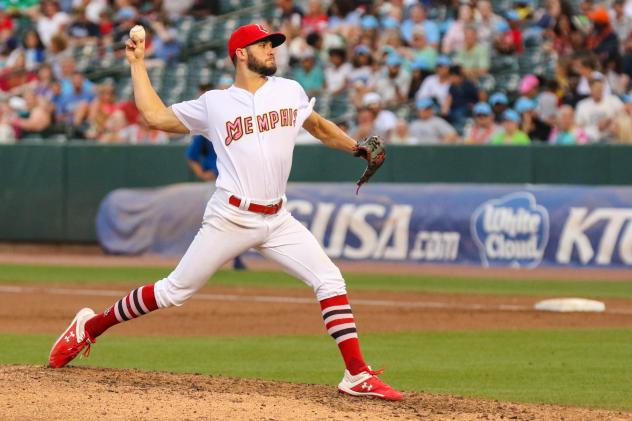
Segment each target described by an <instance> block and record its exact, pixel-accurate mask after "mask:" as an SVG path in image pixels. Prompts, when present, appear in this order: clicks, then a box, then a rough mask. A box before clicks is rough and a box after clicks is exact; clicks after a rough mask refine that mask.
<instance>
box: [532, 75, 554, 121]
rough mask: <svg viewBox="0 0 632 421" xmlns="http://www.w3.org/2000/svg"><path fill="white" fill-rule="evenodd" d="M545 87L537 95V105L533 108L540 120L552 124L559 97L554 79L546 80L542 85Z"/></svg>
mask: <svg viewBox="0 0 632 421" xmlns="http://www.w3.org/2000/svg"><path fill="white" fill-rule="evenodd" d="M544 87H545V89H544V91H543V92H541V93H540V94H539V95H538V96H537V100H536V102H537V104H538V105H537V107H536V109H535V111H536V113H537V115H538V117H539V118H540V120H542V121H544V122H545V123H547V124H548V125H549V126H552V125H553V124H554V122H555V115H556V114H557V112H558V103H559V98H558V96H557V91H558V90H559V86H558V84H557V82H556V81H555V80H548V81H546V83H545V85H544Z"/></svg>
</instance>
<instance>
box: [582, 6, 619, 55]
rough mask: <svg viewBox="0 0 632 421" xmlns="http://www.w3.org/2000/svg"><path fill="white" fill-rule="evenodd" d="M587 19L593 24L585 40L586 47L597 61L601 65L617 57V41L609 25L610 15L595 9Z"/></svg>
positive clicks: (603, 10) (605, 11)
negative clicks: (595, 56) (594, 55)
mask: <svg viewBox="0 0 632 421" xmlns="http://www.w3.org/2000/svg"><path fill="white" fill-rule="evenodd" d="M588 17H589V18H590V20H591V21H592V23H593V30H592V32H591V33H590V35H589V36H588V39H587V40H586V46H587V47H588V49H589V50H592V51H593V52H594V53H595V54H596V55H597V58H598V60H599V61H600V62H601V63H603V62H605V61H607V60H609V59H613V58H617V57H618V56H619V39H618V38H617V34H616V33H615V32H614V30H613V29H612V26H611V25H610V15H609V14H608V11H607V10H605V9H596V10H594V11H592V12H591V13H590V14H589V15H588Z"/></svg>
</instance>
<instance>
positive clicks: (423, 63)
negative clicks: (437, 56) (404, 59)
mask: <svg viewBox="0 0 632 421" xmlns="http://www.w3.org/2000/svg"><path fill="white" fill-rule="evenodd" d="M410 68H411V69H412V70H430V63H429V62H428V59H427V58H425V57H417V58H416V59H415V60H414V61H413V62H412V63H411V64H410Z"/></svg>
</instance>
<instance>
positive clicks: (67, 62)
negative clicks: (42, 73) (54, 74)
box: [59, 57, 94, 95]
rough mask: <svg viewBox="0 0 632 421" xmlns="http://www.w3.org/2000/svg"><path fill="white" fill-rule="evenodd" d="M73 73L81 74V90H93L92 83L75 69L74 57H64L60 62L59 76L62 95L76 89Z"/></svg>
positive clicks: (71, 92)
mask: <svg viewBox="0 0 632 421" xmlns="http://www.w3.org/2000/svg"><path fill="white" fill-rule="evenodd" d="M75 75H79V76H81V79H82V83H83V85H82V87H81V91H82V92H90V93H92V92H94V84H93V83H92V82H91V81H90V80H88V79H87V78H84V77H83V75H82V74H81V72H79V71H77V68H76V66H75V59H74V58H72V57H66V58H64V59H63V60H62V62H61V77H59V79H60V82H61V93H62V95H72V94H73V92H74V91H76V87H75V86H74V81H73V78H74V77H75Z"/></svg>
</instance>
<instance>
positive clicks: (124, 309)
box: [86, 284, 158, 339]
mask: <svg viewBox="0 0 632 421" xmlns="http://www.w3.org/2000/svg"><path fill="white" fill-rule="evenodd" d="M157 309H158V304H157V303H156V297H155V296H154V284H150V285H145V286H142V287H140V288H136V289H135V290H133V291H132V292H130V293H129V294H127V295H126V296H125V297H123V298H121V299H120V300H118V301H117V302H115V303H114V304H113V305H112V306H111V307H108V308H107V309H106V310H105V311H104V312H103V313H99V314H97V315H96V316H94V317H93V318H91V319H90V320H88V321H87V322H86V332H87V333H88V335H90V337H91V338H93V339H95V338H96V337H97V336H99V335H101V334H102V333H103V332H105V331H106V330H107V329H109V328H111V327H112V326H114V325H116V324H119V323H121V322H126V321H128V320H132V319H135V318H137V317H139V316H142V315H143V314H147V313H149V312H151V311H154V310H157Z"/></svg>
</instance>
